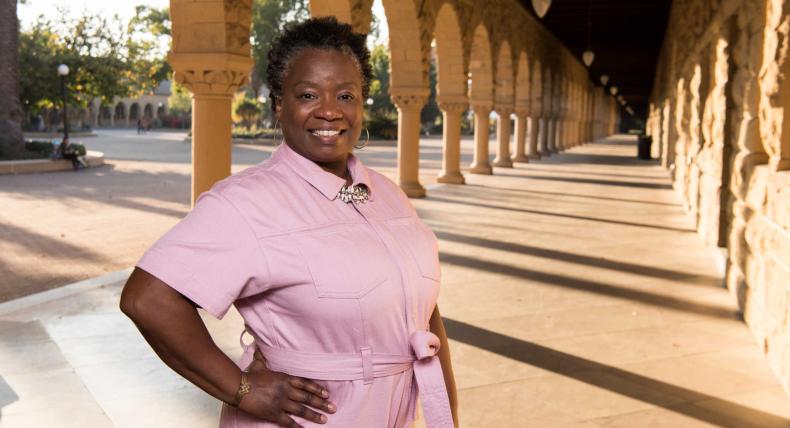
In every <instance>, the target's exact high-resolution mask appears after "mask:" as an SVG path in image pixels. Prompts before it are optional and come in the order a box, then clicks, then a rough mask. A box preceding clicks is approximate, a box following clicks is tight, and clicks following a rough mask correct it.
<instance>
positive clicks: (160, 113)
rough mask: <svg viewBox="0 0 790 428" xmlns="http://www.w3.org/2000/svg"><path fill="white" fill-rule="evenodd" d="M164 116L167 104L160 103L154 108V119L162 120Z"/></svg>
mask: <svg viewBox="0 0 790 428" xmlns="http://www.w3.org/2000/svg"><path fill="white" fill-rule="evenodd" d="M164 116H167V103H162V102H160V103H159V105H158V106H157V107H156V118H157V119H162V118H163V117H164Z"/></svg>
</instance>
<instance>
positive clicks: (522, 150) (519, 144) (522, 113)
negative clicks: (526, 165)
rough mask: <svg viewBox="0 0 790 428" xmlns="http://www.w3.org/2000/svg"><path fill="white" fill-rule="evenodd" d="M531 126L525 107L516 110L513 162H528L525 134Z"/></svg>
mask: <svg viewBox="0 0 790 428" xmlns="http://www.w3.org/2000/svg"><path fill="white" fill-rule="evenodd" d="M531 127H532V121H531V120H530V119H529V117H527V110H526V109H517V110H516V136H515V143H516V153H514V154H513V157H512V160H513V162H529V157H527V154H526V146H527V135H528V134H529V132H530V129H531Z"/></svg>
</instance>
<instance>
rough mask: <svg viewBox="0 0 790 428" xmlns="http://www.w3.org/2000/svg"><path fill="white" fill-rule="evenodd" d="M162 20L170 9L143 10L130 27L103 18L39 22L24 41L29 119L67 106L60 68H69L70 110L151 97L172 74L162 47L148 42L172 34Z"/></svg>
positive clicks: (22, 67) (24, 87)
mask: <svg viewBox="0 0 790 428" xmlns="http://www.w3.org/2000/svg"><path fill="white" fill-rule="evenodd" d="M163 14H164V15H165V16H166V14H167V11H166V9H162V10H153V9H149V8H143V9H141V8H139V7H138V17H136V18H135V19H133V20H132V22H130V23H129V25H127V26H124V25H123V23H122V22H121V20H120V18H118V17H117V16H112V17H105V16H101V15H98V14H83V15H80V16H77V17H74V18H69V17H68V15H67V14H66V13H65V12H64V13H62V14H61V17H60V20H58V21H51V20H48V19H45V18H44V17H39V18H38V20H37V21H36V22H35V23H34V24H33V25H32V26H31V28H29V29H26V30H24V31H22V32H20V37H19V61H20V70H21V73H20V89H21V90H20V98H21V101H22V108H23V109H24V110H25V113H26V114H27V115H28V116H29V115H32V114H37V113H39V112H40V111H41V110H42V109H44V108H49V109H51V108H54V107H60V106H61V105H62V92H61V87H60V79H59V76H58V74H57V72H56V69H57V66H58V65H59V64H66V65H68V67H69V75H68V76H67V77H66V86H67V94H68V103H69V104H70V105H75V106H79V107H85V106H87V104H88V103H89V102H91V100H93V99H96V98H98V99H99V100H101V102H102V104H110V103H111V102H112V100H113V99H114V98H116V97H117V98H122V97H127V96H136V95H139V94H141V93H146V92H151V91H152V90H153V89H154V88H156V86H158V85H159V83H160V82H161V81H162V80H164V79H165V78H167V76H168V75H169V73H170V69H169V67H168V65H167V63H166V61H165V58H164V54H163V53H161V52H158V49H157V46H159V41H158V40H156V39H151V38H150V37H149V35H150V34H155V32H160V33H159V34H160V35H165V34H166V33H167V32H169V29H167V28H169V21H162V20H161V19H160V18H161V17H162V16H163ZM149 21H150V22H149Z"/></svg>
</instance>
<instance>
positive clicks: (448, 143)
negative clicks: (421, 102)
mask: <svg viewBox="0 0 790 428" xmlns="http://www.w3.org/2000/svg"><path fill="white" fill-rule="evenodd" d="M439 108H440V109H442V115H443V117H444V129H443V152H442V172H440V173H439V176H438V177H436V181H438V182H439V183H449V184H464V183H465V182H466V180H465V179H464V176H463V174H461V114H462V113H463V112H465V111H466V110H467V109H468V108H469V104H468V103H467V102H466V101H465V100H456V101H446V100H445V101H442V100H440V101H439Z"/></svg>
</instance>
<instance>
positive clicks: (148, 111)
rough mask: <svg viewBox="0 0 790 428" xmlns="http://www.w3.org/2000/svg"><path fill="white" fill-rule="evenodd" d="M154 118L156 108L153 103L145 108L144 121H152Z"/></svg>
mask: <svg viewBox="0 0 790 428" xmlns="http://www.w3.org/2000/svg"><path fill="white" fill-rule="evenodd" d="M153 118H154V106H153V104H151V103H147V104H146V105H145V107H143V119H148V120H151V119H153Z"/></svg>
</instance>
